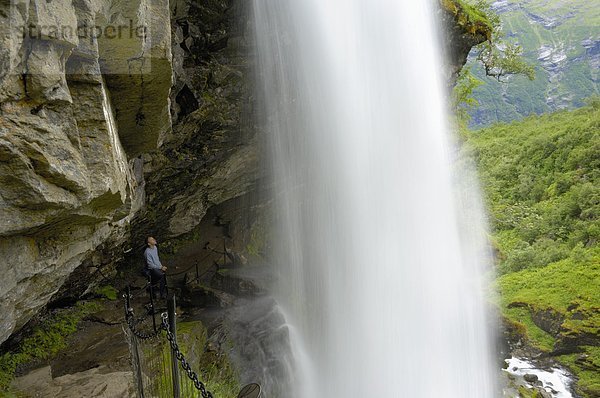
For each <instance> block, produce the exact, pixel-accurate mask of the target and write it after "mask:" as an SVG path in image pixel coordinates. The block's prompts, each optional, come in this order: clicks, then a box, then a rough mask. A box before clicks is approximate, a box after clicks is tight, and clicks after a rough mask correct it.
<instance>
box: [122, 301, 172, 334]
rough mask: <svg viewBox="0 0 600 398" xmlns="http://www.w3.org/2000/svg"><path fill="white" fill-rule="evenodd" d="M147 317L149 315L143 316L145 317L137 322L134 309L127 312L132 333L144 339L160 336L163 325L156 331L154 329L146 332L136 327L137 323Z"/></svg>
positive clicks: (128, 324)
mask: <svg viewBox="0 0 600 398" xmlns="http://www.w3.org/2000/svg"><path fill="white" fill-rule="evenodd" d="M147 317H148V316H147V315H146V316H143V317H141V318H139V319H138V321H137V322H136V320H135V319H134V316H133V310H132V309H131V308H130V309H129V311H128V312H127V315H126V320H127V326H129V330H131V333H133V334H134V335H135V337H137V338H139V339H142V340H148V339H151V338H154V337H156V336H158V335H159V334H160V332H161V331H162V328H163V325H161V326H160V327H159V328H157V329H156V331H153V332H150V333H145V332H142V331H140V330H138V329H137V327H136V326H137V324H139V323H140V322H141V321H143V320H144V319H146V318H147Z"/></svg>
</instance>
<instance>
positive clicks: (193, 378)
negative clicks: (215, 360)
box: [161, 312, 213, 398]
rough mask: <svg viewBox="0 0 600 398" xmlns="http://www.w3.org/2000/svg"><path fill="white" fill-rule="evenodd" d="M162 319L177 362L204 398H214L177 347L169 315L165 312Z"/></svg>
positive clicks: (162, 325)
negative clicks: (170, 326)
mask: <svg viewBox="0 0 600 398" xmlns="http://www.w3.org/2000/svg"><path fill="white" fill-rule="evenodd" d="M161 317H162V324H161V329H162V330H165V331H166V332H167V339H168V340H169V344H170V345H171V349H172V350H173V353H174V354H175V357H176V358H177V360H178V361H179V362H180V363H181V367H182V369H183V370H185V372H186V374H187V376H188V377H189V379H190V380H191V381H192V382H193V383H194V387H196V389H197V390H200V393H201V394H202V397H203V398H213V395H212V394H211V392H210V391H208V390H207V389H206V387H205V386H204V383H202V382H201V381H200V380H199V379H198V375H197V374H196V372H194V371H193V370H192V368H191V367H190V364H189V363H188V361H187V360H186V359H185V357H184V356H183V353H182V352H181V351H180V350H179V346H178V345H177V342H176V341H175V336H174V335H173V333H171V329H170V328H169V316H168V315H167V313H166V312H163V313H162V314H161Z"/></svg>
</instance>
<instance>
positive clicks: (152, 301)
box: [150, 278, 156, 332]
mask: <svg viewBox="0 0 600 398" xmlns="http://www.w3.org/2000/svg"><path fill="white" fill-rule="evenodd" d="M150 311H152V328H153V329H154V331H155V332H156V311H154V290H153V287H152V278H150Z"/></svg>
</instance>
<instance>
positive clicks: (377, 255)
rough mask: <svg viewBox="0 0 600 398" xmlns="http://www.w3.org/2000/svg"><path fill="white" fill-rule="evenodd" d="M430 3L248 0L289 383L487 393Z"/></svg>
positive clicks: (414, 397) (490, 390)
mask: <svg viewBox="0 0 600 398" xmlns="http://www.w3.org/2000/svg"><path fill="white" fill-rule="evenodd" d="M430 6H431V4H430V2H429V1H416V0H415V1H392V0H369V1H365V0H344V1H342V0H327V1H323V0H254V15H255V25H256V39H257V48H258V55H259V57H258V59H259V66H258V74H259V76H260V84H261V85H262V87H263V89H264V111H265V113H264V121H265V124H266V129H267V131H268V134H269V138H270V155H271V159H272V166H273V167H272V172H273V178H274V180H273V186H274V190H273V192H274V199H275V203H276V210H277V220H278V223H277V224H278V225H277V230H276V231H275V232H276V233H275V234H274V236H276V237H277V241H276V242H275V253H274V258H275V259H276V260H277V267H278V269H279V270H280V276H279V280H280V282H279V289H278V292H276V295H277V296H278V297H279V300H280V302H281V304H282V306H283V308H284V309H285V313H286V317H287V319H288V322H289V323H290V325H291V330H292V331H293V333H291V335H290V337H291V340H292V346H293V350H294V353H295V358H296V366H295V369H297V370H296V374H295V375H294V387H293V391H292V392H290V394H289V395H288V396H289V397H291V396H297V397H307V398H308V397H344V396H369V397H410V398H419V397H423V398H425V397H427V398H433V397H444V398H487V397H492V396H494V395H495V391H496V386H495V383H494V377H493V376H492V375H493V367H492V365H491V363H492V361H491V360H490V357H491V353H490V351H491V338H490V335H489V333H488V331H487V330H486V327H485V323H486V322H485V313H484V309H483V307H484V305H483V300H482V299H481V297H480V296H481V290H482V276H481V275H482V268H483V266H484V256H482V255H481V253H482V243H481V242H482V241H483V239H481V234H482V233H483V231H484V229H485V228H484V225H483V224H482V223H481V221H480V220H481V219H482V217H481V216H480V214H479V213H478V211H474V212H475V215H474V216H473V210H472V209H470V210H469V209H465V208H464V206H462V208H461V209H459V207H461V204H464V203H466V204H469V206H470V205H471V204H474V203H475V204H476V203H478V201H477V200H464V201H463V200H456V198H457V196H456V195H455V192H454V190H453V184H454V181H456V179H457V176H456V175H454V174H453V172H452V170H451V167H450V164H451V159H450V157H451V154H452V151H451V148H450V145H449V139H448V137H447V134H448V133H447V131H448V129H447V126H446V120H445V116H444V112H445V107H444V98H443V95H442V84H441V82H440V78H439V76H440V68H441V65H442V62H441V60H440V59H439V56H438V49H437V45H436V37H435V36H436V35H435V30H434V29H433V26H434V24H433V13H432V10H431V9H430ZM471 192H472V195H477V191H476V190H473V191H471ZM467 196H468V195H467ZM463 198H464V196H463ZM459 210H460V212H459ZM469 211H470V213H469ZM467 213H469V214H470V216H469V217H468V218H465V219H468V220H469V222H468V223H465V222H462V221H461V219H460V217H459V214H460V215H461V216H462V215H465V214H467ZM467 232H468V233H467Z"/></svg>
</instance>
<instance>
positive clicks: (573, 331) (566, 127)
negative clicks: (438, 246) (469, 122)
mask: <svg viewBox="0 0 600 398" xmlns="http://www.w3.org/2000/svg"><path fill="white" fill-rule="evenodd" d="M465 148H466V149H467V151H468V152H469V153H470V155H471V156H473V157H474V158H475V159H476V161H477V162H478V164H479V170H480V175H481V179H482V183H483V186H484V192H485V194H486V197H487V203H488V207H489V209H490V213H491V219H492V224H493V229H494V233H493V241H494V244H495V246H496V248H497V253H498V270H499V273H500V276H499V278H498V280H497V285H498V288H499V290H500V292H501V302H500V306H501V308H502V312H503V314H504V316H505V317H506V318H507V320H508V321H509V322H512V323H513V324H515V326H517V328H518V329H519V330H521V331H522V333H523V334H524V335H525V336H526V338H527V339H528V341H529V343H530V344H531V345H532V346H535V347H537V348H539V349H541V350H544V351H548V352H551V351H553V350H557V349H560V348H562V347H565V345H569V344H571V348H572V346H573V345H575V346H578V350H580V351H581V353H570V354H568V355H562V356H559V357H558V359H559V360H561V361H562V362H563V363H565V364H568V365H569V366H570V367H571V368H572V369H573V370H574V371H575V372H576V373H577V374H578V376H579V377H580V382H579V387H578V388H579V389H580V392H582V393H585V394H587V395H588V396H593V395H592V394H598V393H600V375H599V371H600V349H599V347H598V345H599V344H600V332H599V328H600V246H599V245H598V243H599V240H600V221H599V216H600V106H596V107H587V108H583V109H580V110H577V111H573V112H566V111H563V112H558V113H555V114H549V115H544V116H541V117H530V118H528V119H526V120H524V121H521V122H518V123H513V124H511V125H496V126H494V127H491V128H488V129H484V130H480V131H474V132H469V133H467V145H466V146H465ZM544 311H550V312H551V313H552V314H554V317H555V318H557V319H560V321H559V324H560V329H559V330H558V331H554V332H553V331H548V330H543V329H542V328H541V327H540V326H539V321H538V322H537V324H536V322H535V319H534V315H535V314H539V313H543V312H544ZM542 326H543V325H542ZM545 329H548V328H547V327H546V328H545ZM571 351H572V349H571Z"/></svg>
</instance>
